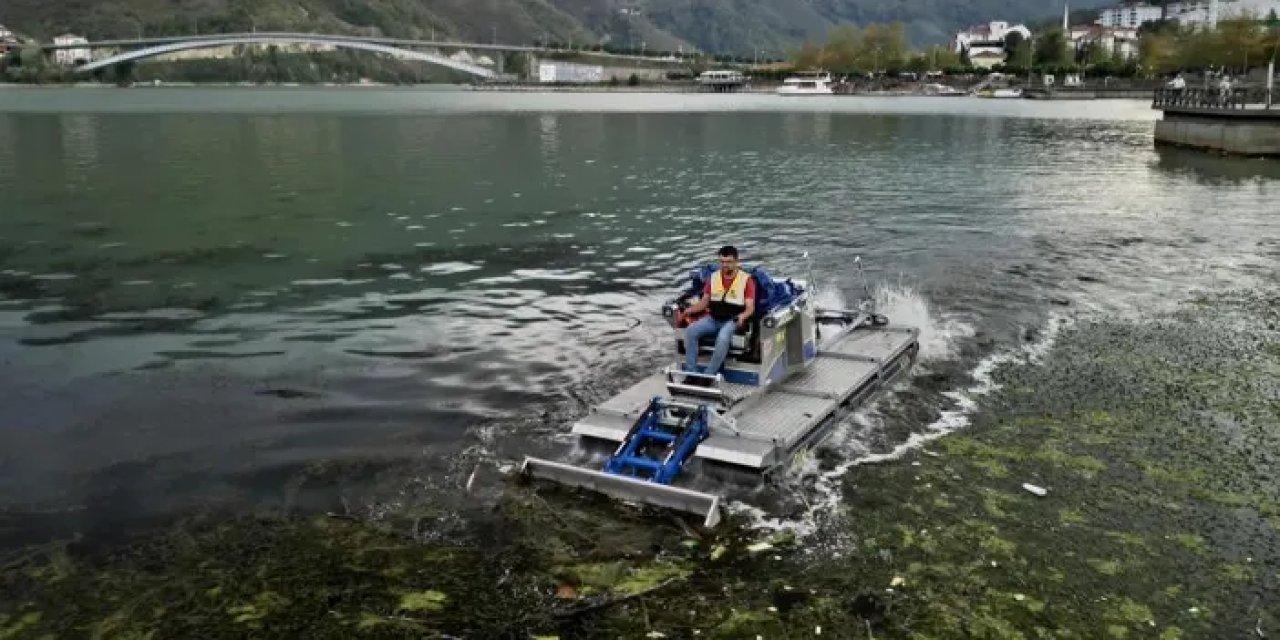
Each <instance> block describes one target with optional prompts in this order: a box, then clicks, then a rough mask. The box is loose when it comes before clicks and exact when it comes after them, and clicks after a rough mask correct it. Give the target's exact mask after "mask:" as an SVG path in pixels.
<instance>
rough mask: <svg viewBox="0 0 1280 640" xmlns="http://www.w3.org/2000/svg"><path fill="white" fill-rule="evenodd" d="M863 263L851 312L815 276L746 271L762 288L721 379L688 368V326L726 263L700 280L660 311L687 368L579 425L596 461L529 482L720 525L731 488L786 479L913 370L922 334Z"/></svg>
mask: <svg viewBox="0 0 1280 640" xmlns="http://www.w3.org/2000/svg"><path fill="white" fill-rule="evenodd" d="M855 266H856V268H857V273H858V276H859V277H860V278H861V281H862V285H863V286H862V288H863V291H864V292H865V294H866V295H865V298H864V299H863V300H861V301H860V302H859V303H858V304H857V305H854V308H852V309H833V308H825V307H823V306H821V305H819V304H818V303H817V300H816V296H817V290H816V285H815V284H814V282H815V281H814V280H813V278H812V277H811V276H810V277H807V278H806V279H803V280H797V279H792V278H787V279H777V278H773V277H772V276H770V274H769V273H768V272H767V271H766V270H765V269H764V268H763V267H754V268H750V267H743V268H744V270H746V272H747V273H748V274H749V275H750V276H751V277H752V278H753V279H754V280H755V282H756V291H757V301H756V302H757V306H756V312H755V313H754V314H753V317H752V319H751V320H750V321H749V322H748V323H746V326H745V327H744V328H743V329H739V330H738V332H737V334H736V335H735V336H734V337H733V344H732V347H731V348H730V351H729V355H728V357H727V358H726V360H725V364H724V366H723V367H722V368H721V370H720V371H719V372H716V373H714V374H706V373H695V372H687V371H684V370H683V366H682V364H679V363H682V362H683V359H684V355H683V354H684V331H685V327H686V326H687V324H688V322H689V321H690V319H688V318H685V317H684V314H683V312H682V311H683V309H685V308H688V307H689V306H690V305H691V304H693V303H694V302H695V301H697V299H698V297H699V296H700V295H701V292H702V290H703V283H705V282H707V279H708V278H711V277H713V276H714V275H715V274H716V273H717V269H718V267H717V266H716V265H715V264H708V265H705V266H702V267H700V268H698V269H695V270H693V271H691V272H690V273H689V285H688V287H687V288H685V289H684V290H683V291H680V292H678V293H677V294H676V295H675V296H674V297H673V298H672V299H670V300H668V301H666V302H664V303H663V305H662V316H663V317H664V318H665V319H666V322H667V324H668V325H669V326H670V327H671V330H672V338H673V339H674V351H675V354H674V355H675V358H674V359H675V360H676V362H677V364H669V365H667V366H665V367H664V368H662V369H661V370H659V371H657V372H655V373H653V374H651V375H649V376H647V377H645V378H643V379H641V380H640V381H638V382H636V383H634V384H633V385H631V386H630V387H628V388H626V389H624V390H622V391H621V392H619V393H618V394H617V395H615V396H613V397H612V398H609V399H608V400H605V401H604V402H602V403H600V404H598V405H595V406H593V407H591V408H590V410H589V411H588V412H587V413H586V415H584V416H582V417H581V418H580V419H578V420H577V421H576V422H574V424H573V426H572V428H571V434H572V435H574V436H576V439H577V443H578V445H579V446H578V447H577V451H578V452H579V455H583V456H585V457H586V458H587V460H588V462H587V464H592V466H582V465H576V464H570V463H565V462H557V461H552V460H545V459H540V458H534V457H526V458H525V459H524V461H523V464H522V465H521V466H520V467H519V474H520V475H521V476H523V477H525V478H527V479H531V480H541V481H549V482H552V483H558V484H562V485H567V486H570V487H577V488H582V489H587V490H591V491H595V492H599V493H603V494H605V495H608V496H610V497H613V498H615V499H618V500H622V501H625V502H632V503H639V504H643V505H650V506H653V507H659V508H665V509H671V510H675V511H680V512H685V513H693V514H697V515H699V516H701V517H702V518H703V525H704V526H705V527H707V528H713V527H715V526H716V525H717V524H718V523H719V522H720V521H721V520H722V518H723V509H724V504H725V503H726V500H727V498H726V495H725V489H726V488H727V489H730V490H732V489H733V488H734V487H738V486H741V485H743V484H744V483H745V484H747V485H755V486H759V485H760V484H767V483H771V482H774V481H776V480H777V479H778V478H779V477H780V475H781V474H782V473H783V472H785V471H786V469H787V468H789V467H790V466H791V464H792V463H793V461H795V460H796V459H797V458H798V457H801V456H804V455H805V454H806V453H807V452H809V451H810V450H812V449H813V448H814V447H816V446H817V445H819V444H821V442H822V441H823V440H824V439H825V438H826V437H827V436H828V435H829V433H830V431H831V429H832V427H834V425H835V424H836V423H837V422H838V419H837V415H838V414H840V413H841V412H842V411H844V410H846V409H848V408H850V407H855V406H858V405H860V404H863V403H865V402H867V401H868V400H869V399H870V398H872V397H873V395H874V394H875V393H876V391H877V390H879V389H882V388H883V387H885V386H886V385H887V384H888V383H889V382H890V381H891V380H893V379H894V378H895V377H896V376H898V375H901V374H902V373H903V372H905V371H907V370H909V369H910V367H911V366H912V365H913V364H914V362H915V359H916V356H917V354H918V352H919V349H920V347H919V335H920V332H919V329H918V328H914V327H907V326H896V325H892V324H890V322H889V319H888V318H886V317H885V316H884V315H882V314H880V313H879V312H878V311H877V309H876V305H875V301H874V298H873V297H872V296H871V294H870V289H869V288H868V287H867V284H866V277H865V274H864V272H863V269H862V261H861V259H857V260H855ZM713 348H714V337H708V338H707V339H706V340H705V341H704V343H703V344H701V345H699V355H698V362H699V364H700V365H703V366H705V364H706V362H707V361H708V360H709V359H710V354H711V352H712V350H713ZM593 452H594V453H593ZM600 458H603V460H601V459H600ZM726 480H727V481H728V482H727V483H726V482H725V481H726Z"/></svg>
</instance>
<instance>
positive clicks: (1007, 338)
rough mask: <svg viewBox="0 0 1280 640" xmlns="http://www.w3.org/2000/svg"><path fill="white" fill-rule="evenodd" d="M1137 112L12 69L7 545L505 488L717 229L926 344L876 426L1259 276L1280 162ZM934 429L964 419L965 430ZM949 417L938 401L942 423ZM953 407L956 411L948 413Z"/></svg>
mask: <svg viewBox="0 0 1280 640" xmlns="http://www.w3.org/2000/svg"><path fill="white" fill-rule="evenodd" d="M1157 117H1158V113H1156V112H1153V111H1152V110H1150V109H1149V105H1148V104H1146V103H1143V102H1129V101H1093V102H1060V103H1055V102H1036V101H1021V100H981V99H970V98H956V99H951V98H947V99H939V98H851V97H840V98H829V99H828V98H814V99H786V98H779V97H775V96H766V95H743V96H733V95H663V94H581V95H579V94H552V93H548V94H517V93H510V94H508V93H471V92H463V91H423V90H404V89H361V90H351V89H145V90H143V89H139V90H131V91H122V90H116V89H47V90H35V89H18V88H5V89H0V210H2V211H3V215H0V363H2V368H0V389H3V392H2V393H0V511H3V512H5V513H7V514H9V515H10V516H11V517H10V520H9V521H10V522H13V523H18V524H14V525H12V526H10V527H9V530H8V531H3V532H0V533H3V534H4V537H5V540H7V541H17V540H41V539H45V538H47V537H48V536H50V535H54V532H65V531H67V530H76V531H81V532H86V533H88V534H89V535H93V534H94V533H95V532H96V533H101V532H105V531H109V530H116V529H119V528H121V527H126V526H127V525H129V524H131V523H134V522H139V521H141V520H143V519H146V518H149V517H152V516H163V515H167V514H172V513H176V512H180V511H181V510H183V509H185V508H187V507H191V506H194V505H207V504H210V503H226V504H230V505H240V506H244V507H250V506H262V505H268V506H273V505H283V506H286V507H291V508H299V509H304V510H306V509H330V508H335V505H341V506H343V507H344V508H349V509H361V508H363V509H373V510H376V509H377V508H381V507H380V506H379V505H393V504H397V503H400V502H403V501H405V500H411V499H412V495H413V493H414V492H415V491H418V490H428V491H435V492H438V493H442V494H449V493H451V492H453V493H456V492H457V488H458V487H459V486H460V484H461V483H462V482H464V481H465V479H466V478H467V477H469V474H470V473H471V472H473V471H475V470H477V469H483V470H485V473H486V474H487V475H484V474H482V475H484V478H482V482H488V483H489V484H490V485H491V486H495V487H496V486H498V485H499V483H498V480H497V478H498V477H499V475H500V474H499V471H500V470H502V469H504V468H505V467H506V466H508V465H510V464H512V463H514V462H516V461H518V460H519V459H520V457H521V456H522V455H523V454H524V453H526V452H535V453H541V454H544V455H554V454H555V452H557V451H561V450H562V449H563V447H564V443H563V442H562V439H560V438H557V435H558V434H561V433H562V432H564V431H565V430H566V429H567V428H568V421H569V420H571V418H572V417H573V415H574V414H576V413H578V412H580V411H582V410H584V409H585V407H586V406H587V404H588V403H590V402H592V401H598V400H601V399H603V398H605V397H607V396H608V395H609V394H611V393H612V392H614V391H616V390H618V389H620V388H622V387H624V386H626V385H628V384H630V383H631V382H633V381H634V380H636V379H638V378H639V377H641V376H642V375H645V374H646V373H647V372H648V371H651V370H652V368H653V367H656V366H660V365H662V364H663V363H664V362H665V361H666V360H668V359H669V358H671V357H672V349H671V347H672V346H673V345H672V343H671V340H670V335H669V333H668V332H667V330H666V329H665V325H664V324H663V322H662V320H661V318H660V317H658V315H657V310H658V308H659V305H660V303H661V302H662V301H663V300H664V299H665V297H666V296H667V295H669V294H670V293H671V291H672V290H673V287H675V286H677V285H678V284H679V281H680V277H681V276H682V275H683V274H684V273H686V272H687V270H688V269H689V268H690V267H692V266H694V265H695V264H697V263H699V262H701V261H706V260H710V259H712V258H713V254H714V251H715V249H716V248H717V247H719V246H720V245H722V244H725V243H733V244H735V245H737V246H738V247H740V249H741V250H742V252H743V256H744V259H745V260H746V261H748V262H750V263H759V264H765V265H767V266H769V267H771V268H772V270H773V271H774V272H776V273H783V274H798V272H799V271H800V270H801V268H802V267H803V265H804V260H803V257H802V256H803V254H804V252H808V253H809V255H810V256H811V257H812V258H813V261H814V266H815V270H816V271H817V274H818V280H819V281H820V282H821V283H822V284H823V285H825V286H826V288H827V289H828V294H827V295H828V301H830V302H837V301H839V300H840V299H841V298H843V299H845V300H851V299H854V298H855V297H856V296H857V292H858V291H859V285H858V282H857V280H856V278H855V277H854V274H853V271H852V269H851V265H852V261H853V259H854V258H855V257H857V256H861V257H862V258H863V260H864V262H865V263H866V264H867V266H868V269H869V276H870V277H871V279H872V281H873V283H874V284H875V286H876V287H877V288H878V295H879V297H880V298H881V301H882V302H883V303H884V304H885V305H886V307H885V310H886V312H887V314H888V315H889V316H890V318H891V320H893V321H895V322H902V323H909V324H915V325H917V326H921V327H922V328H923V330H924V334H923V337H922V340H923V347H924V359H923V362H922V363H921V367H920V368H919V370H918V371H917V373H916V375H915V377H913V378H911V379H910V380H908V381H906V382H905V383H904V385H905V386H904V388H903V389H902V390H901V392H900V393H901V397H902V398H905V399H906V400H905V401H908V402H914V403H917V404H918V405H919V407H918V411H917V412H916V414H915V415H918V416H919V418H918V419H917V420H915V421H914V422H911V421H908V422H906V423H899V424H897V425H895V426H893V427H892V428H890V427H887V426H884V425H876V424H870V423H865V422H856V421H855V422H851V423H850V425H848V426H849V429H847V430H846V433H844V435H843V436H842V440H841V442H840V444H839V448H840V452H841V454H842V455H843V456H845V457H847V458H848V459H857V458H858V457H859V456H866V455H875V454H877V453H879V454H883V453H886V452H891V451H893V450H895V448H897V447H899V446H901V445H903V444H904V443H906V442H908V441H909V438H910V437H911V435H912V434H918V433H924V432H927V431H929V430H931V429H937V428H939V424H938V419H939V418H938V416H939V415H940V414H941V412H943V411H947V410H950V409H954V406H953V405H954V402H953V401H952V400H950V399H949V398H948V396H947V395H946V394H947V393H948V392H951V391H954V390H955V389H957V388H960V387H962V386H964V385H967V384H969V382H970V374H971V372H972V371H973V370H974V368H975V367H978V366H979V365H980V364H981V363H983V362H989V361H990V359H991V358H994V357H998V356H999V355H1000V354H1003V353H1008V352H1011V351H1014V350H1018V349H1021V348H1023V346H1024V345H1026V344H1028V343H1034V342H1035V341H1036V340H1038V339H1039V337H1040V336H1041V335H1042V334H1043V333H1044V330H1045V327H1046V326H1048V325H1047V323H1049V322H1050V320H1051V319H1052V318H1055V317H1059V316H1071V315H1086V316H1087V315H1093V316H1098V315H1105V316H1133V317H1142V315H1143V314H1144V313H1146V312H1148V311H1150V310H1152V309H1156V308H1160V307H1163V306H1165V305H1168V304H1170V303H1173V302H1177V301H1180V300H1185V299H1187V298H1190V297H1193V296H1194V295H1196V293H1197V292H1199V291H1211V290H1217V289H1222V288H1227V287H1235V286H1249V285H1250V284H1251V283H1253V282H1255V281H1256V280H1257V279H1259V278H1264V277H1268V276H1272V275H1273V274H1274V273H1275V269H1276V266H1277V258H1280V243H1278V242H1277V240H1276V238H1280V217H1277V215H1276V210H1277V207H1276V202H1277V196H1278V194H1280V169H1277V165H1276V164H1275V163H1267V162H1263V161H1249V160H1231V159H1222V158H1215V157H1209V156H1203V155H1199V154H1195V153H1188V152H1180V151H1164V150H1157V149H1155V148H1153V146H1152V140H1151V136H1152V126H1153V121H1154V120H1155V119H1156V118H1157ZM953 417H954V416H953ZM962 422H963V420H962V419H955V420H952V423H954V424H956V425H959V424H961V423H962ZM949 424H951V423H949Z"/></svg>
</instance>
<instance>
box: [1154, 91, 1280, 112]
mask: <svg viewBox="0 0 1280 640" xmlns="http://www.w3.org/2000/svg"><path fill="white" fill-rule="evenodd" d="M1151 106H1152V107H1153V108H1156V109H1163V108H1180V109H1209V110H1223V109H1272V108H1275V107H1276V105H1273V104H1272V103H1271V96H1269V95H1268V93H1267V90H1266V89H1265V88H1261V87H1238V88H1234V89H1218V88H1216V87H1214V88H1207V89H1194V88H1190V87H1188V88H1184V89H1174V88H1171V87H1161V88H1159V89H1156V90H1155V95H1154V96H1153V98H1152V102H1151Z"/></svg>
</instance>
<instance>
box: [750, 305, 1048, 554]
mask: <svg viewBox="0 0 1280 640" xmlns="http://www.w3.org/2000/svg"><path fill="white" fill-rule="evenodd" d="M827 291H830V290H827ZM874 293H875V297H876V304H877V308H878V310H879V312H880V313H883V314H884V315H885V316H887V317H888V318H889V319H890V322H891V323H892V324H898V325H906V326H916V327H919V328H920V337H919V340H920V358H919V361H918V362H917V365H916V369H915V371H913V373H912V375H913V376H914V375H919V374H920V373H922V372H925V371H927V370H928V365H929V363H930V362H940V361H946V360H949V359H953V358H954V357H956V355H957V350H958V347H959V345H960V343H961V341H962V340H964V339H966V338H971V337H973V336H974V335H975V328H974V327H973V325H972V324H969V323H968V322H966V321H965V320H964V319H962V318H960V317H957V316H949V315H948V314H937V313H934V312H933V311H932V310H931V309H930V307H929V303H928V301H927V300H926V299H925V298H924V297H923V296H921V295H920V294H919V293H918V292H916V291H915V290H914V289H912V288H911V287H908V286H902V285H897V286H888V287H882V288H878V289H877V290H876V291H875V292H874ZM824 294H826V291H824V292H823V294H820V295H819V296H818V298H819V301H820V303H821V304H823V305H826V304H832V303H834V302H838V300H834V299H832V298H829V297H826V296H825V295H824ZM824 298H825V299H824ZM1067 324H1068V321H1067V320H1066V319H1065V318H1063V317H1057V316H1053V317H1050V318H1049V319H1048V321H1047V324H1046V327H1045V329H1044V331H1043V332H1041V334H1040V338H1039V340H1037V341H1036V342H1033V343H1028V344H1024V345H1021V346H1020V347H1018V348H1014V349H1007V350H1003V351H998V352H996V353H993V354H991V355H989V356H987V357H985V358H983V359H982V360H980V361H979V362H978V363H977V365H975V366H974V368H973V369H972V370H971V371H970V376H971V377H972V380H973V383H972V384H971V385H969V386H967V387H964V388H960V389H954V390H951V391H947V392H944V393H943V394H942V395H943V396H944V397H945V398H946V399H947V401H948V402H949V403H950V404H951V406H950V407H949V408H947V409H944V410H943V411H942V412H941V414H940V415H939V416H938V417H937V418H936V419H935V420H934V421H933V422H932V423H930V424H928V425H926V426H925V427H924V428H923V429H922V430H920V431H917V432H915V433H912V434H911V435H910V436H909V437H908V438H907V439H906V440H905V441H903V442H901V443H899V444H897V445H896V446H894V447H893V449H892V450H890V451H887V452H870V451H868V450H867V448H866V446H865V444H864V442H865V439H866V436H867V435H868V434H869V433H872V432H874V431H875V430H876V429H877V427H878V426H879V425H880V422H881V420H882V419H881V417H880V414H879V412H878V411H877V409H876V407H875V406H870V407H864V408H862V409H861V410H859V411H858V412H856V413H854V414H853V415H852V416H850V417H849V418H848V419H846V420H845V421H844V422H843V423H842V424H841V425H839V426H838V427H837V429H836V431H835V433H833V434H832V435H831V437H830V438H829V439H828V444H827V446H834V447H835V448H836V449H838V450H840V452H841V453H842V454H843V456H844V461H843V462H841V463H840V464H838V465H836V467H835V468H833V469H830V470H828V471H821V470H819V469H818V461H817V460H816V459H814V458H812V457H807V458H805V459H803V460H801V461H799V463H798V464H797V465H796V466H795V467H793V468H792V469H791V470H790V471H789V472H788V477H787V478H786V479H785V480H784V483H786V484H788V485H791V486H792V487H794V489H793V490H794V491H797V492H802V494H801V497H802V499H803V501H804V503H805V505H806V507H805V509H804V510H803V512H802V513H801V514H800V515H799V516H794V517H787V518H779V517H772V516H769V515H768V514H766V513H765V512H764V511H763V510H761V509H759V508H757V507H755V506H752V505H749V504H745V503H742V502H736V501H735V502H733V503H731V504H729V505H728V507H727V508H728V510H729V511H731V512H734V513H738V514H745V515H747V516H748V517H749V519H750V524H749V526H750V527H751V528H754V529H758V530H764V531H775V532H782V531H786V532H790V533H793V534H795V535H796V536H797V537H805V536H809V535H812V534H814V533H816V532H817V531H818V528H819V522H820V520H821V518H822V517H823V516H825V515H827V514H831V513H834V512H835V511H836V509H837V508H838V506H839V504H840V501H841V498H842V497H843V494H842V491H841V484H842V483H841V480H842V479H843V477H844V476H845V474H847V473H848V472H849V470H850V469H852V468H854V467H856V466H859V465H864V464H875V463H879V462H886V461H891V460H896V459H898V458H901V457H902V456H903V455H905V454H907V453H908V452H910V451H913V450H916V449H920V448H922V447H924V445H926V444H928V443H929V442H932V441H934V440H937V439H938V438H941V437H943V436H945V435H948V434H950V433H953V432H955V431H957V430H959V429H963V428H965V427H967V426H968V425H969V424H970V420H971V417H972V415H973V414H974V412H975V411H976V410H977V408H978V400H979V399H980V398H982V397H983V396H985V395H987V394H989V393H991V392H993V391H996V390H997V389H999V388H1000V385H999V384H998V383H997V382H996V381H995V378H994V373H995V371H996V370H997V369H999V368H1000V367H1001V366H1004V365H1007V364H1013V363H1035V362H1038V361H1039V360H1040V359H1041V358H1042V357H1043V356H1044V355H1045V354H1046V353H1048V352H1049V350H1050V349H1051V348H1052V347H1053V344H1054V342H1055V341H1056V339H1057V336H1058V335H1059V333H1060V332H1061V330H1062V328H1063V327H1064V326H1066V325H1067ZM909 384H910V380H907V381H903V382H899V383H898V388H899V389H901V388H902V387H903V386H904V385H909ZM892 393H893V390H890V395H892ZM884 401H891V397H890V398H888V399H886V400H882V402H884ZM802 478H813V479H814V482H813V483H812V486H811V487H804V486H802V483H801V481H800V480H801V479H802Z"/></svg>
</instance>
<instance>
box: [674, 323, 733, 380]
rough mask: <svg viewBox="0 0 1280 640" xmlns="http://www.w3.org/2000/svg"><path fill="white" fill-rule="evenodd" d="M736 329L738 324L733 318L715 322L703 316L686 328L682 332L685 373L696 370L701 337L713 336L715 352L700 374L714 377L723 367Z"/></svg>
mask: <svg viewBox="0 0 1280 640" xmlns="http://www.w3.org/2000/svg"><path fill="white" fill-rule="evenodd" d="M737 328H738V324H737V322H736V321H735V320H734V319H733V318H730V319H728V320H716V319H715V318H712V317H711V316H703V317H702V319H701V320H698V321H697V322H695V323H693V324H691V325H689V326H688V327H686V328H685V330H684V368H685V371H697V370H698V368H697V367H698V341H699V340H701V339H702V337H703V336H709V335H714V336H715V337H716V350H715V352H714V353H712V354H711V362H709V363H707V368H706V370H705V371H703V372H702V373H706V374H710V375H715V374H716V373H717V372H719V371H720V367H721V366H722V365H724V359H725V357H726V356H728V355H729V346H730V345H731V344H732V343H733V332H734V330H736V329H737Z"/></svg>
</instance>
